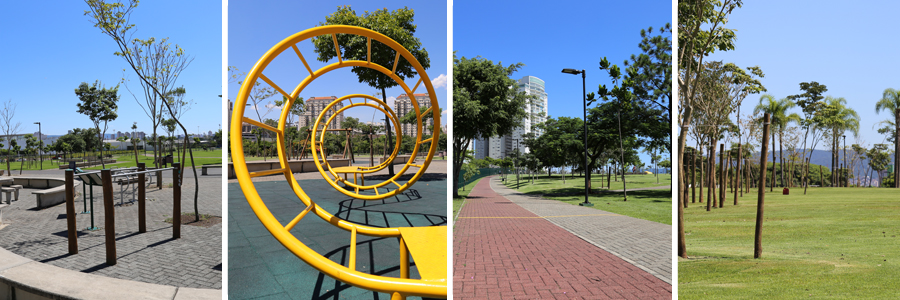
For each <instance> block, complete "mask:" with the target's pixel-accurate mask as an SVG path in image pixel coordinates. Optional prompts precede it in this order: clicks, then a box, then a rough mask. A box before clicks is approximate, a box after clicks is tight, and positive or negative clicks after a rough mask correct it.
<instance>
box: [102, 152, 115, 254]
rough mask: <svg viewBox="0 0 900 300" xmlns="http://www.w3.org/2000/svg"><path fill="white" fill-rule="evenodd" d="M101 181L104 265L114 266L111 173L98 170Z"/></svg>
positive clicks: (113, 212)
mask: <svg viewBox="0 0 900 300" xmlns="http://www.w3.org/2000/svg"><path fill="white" fill-rule="evenodd" d="M100 177H101V179H102V180H103V219H104V220H105V222H104V224H105V225H104V226H105V227H106V228H104V229H106V230H105V231H106V264H107V265H111V266H112V265H115V264H116V210H115V207H114V205H115V204H113V187H112V172H111V171H110V170H109V169H105V170H100Z"/></svg>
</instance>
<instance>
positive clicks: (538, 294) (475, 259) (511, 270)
mask: <svg viewBox="0 0 900 300" xmlns="http://www.w3.org/2000/svg"><path fill="white" fill-rule="evenodd" d="M495 180H496V177H495V176H494V177H488V178H486V179H485V180H482V181H480V182H479V183H478V184H477V185H476V186H475V188H473V190H472V192H471V193H470V194H469V199H467V201H466V204H465V205H464V206H463V208H462V210H461V211H460V212H459V217H458V218H457V220H456V222H455V225H454V226H455V227H454V233H453V234H454V239H453V253H452V255H453V257H454V259H453V295H454V299H492V298H499V297H508V296H512V297H515V298H524V299H538V298H539V299H621V298H626V299H628V298H633V299H638V298H640V299H671V298H672V289H671V283H669V282H666V281H664V280H662V279H660V278H658V277H656V276H654V274H651V273H650V272H648V271H646V270H643V269H641V268H639V267H637V266H635V265H634V264H632V263H631V262H629V261H627V260H625V259H623V258H620V257H618V256H616V255H613V254H612V253H611V252H610V251H607V250H604V249H602V248H601V247H599V246H598V245H596V244H594V243H592V242H588V240H587V239H583V238H580V237H578V236H576V234H574V233H573V232H572V231H570V230H567V228H564V227H562V226H560V225H558V224H555V223H554V222H551V221H552V220H554V219H556V218H549V217H547V216H551V213H552V216H561V215H585V214H604V212H603V211H598V210H594V209H590V208H582V209H588V210H590V211H580V212H576V211H559V210H556V211H552V210H549V209H548V210H547V211H544V210H543V209H544V208H542V207H541V204H540V203H544V204H549V203H551V202H555V203H558V202H557V201H547V200H543V201H542V202H540V203H528V201H526V200H530V201H541V200H538V199H521V198H518V197H517V195H512V194H511V193H510V192H508V191H503V190H502V189H501V188H497V191H495V189H492V188H491V185H492V182H493V181H495ZM495 188H496V186H495ZM513 193H514V192H513ZM517 204H518V205H517ZM563 205H566V206H572V205H568V204H563ZM574 207H576V208H579V207H578V206H574ZM526 208H531V210H533V211H531V210H529V209H526ZM554 208H559V209H563V208H562V207H556V206H555V205H554ZM534 211H537V212H539V213H535V212H534ZM595 218H598V217H596V216H595V217H593V218H580V217H579V218H578V220H581V222H582V223H595V222H596V223H599V222H598V221H596V220H594V219H595ZM617 218H623V216H618V217H617ZM566 219H568V218H566ZM617 220H618V219H617ZM619 221H620V220H619ZM669 230H671V226H670V228H669ZM669 234H670V236H671V231H670V233H669ZM600 241H601V242H607V241H606V240H600ZM600 245H603V243H600ZM666 247H668V248H669V249H671V242H669V245H667V246H666ZM670 251H671V250H670ZM638 287H640V288H638Z"/></svg>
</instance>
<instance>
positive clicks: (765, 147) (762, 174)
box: [753, 114, 769, 258]
mask: <svg viewBox="0 0 900 300" xmlns="http://www.w3.org/2000/svg"><path fill="white" fill-rule="evenodd" d="M763 118H764V119H763V120H764V122H763V138H762V151H761V152H760V153H762V154H763V155H760V156H761V157H760V158H759V159H760V163H759V166H760V169H759V190H758V191H757V196H756V197H757V200H756V234H755V244H754V245H753V258H760V257H761V256H762V225H763V203H764V202H765V199H766V164H768V162H767V161H766V160H768V158H769V156H768V155H766V153H768V151H769V140H768V138H767V137H768V136H769V114H765V116H763Z"/></svg>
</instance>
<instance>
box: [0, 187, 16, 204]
mask: <svg viewBox="0 0 900 300" xmlns="http://www.w3.org/2000/svg"><path fill="white" fill-rule="evenodd" d="M0 191H2V192H3V193H4V194H6V203H8V204H12V202H13V197H12V194H13V193H14V192H15V191H16V189H14V188H11V187H2V188H0ZM16 200H19V199H18V198H16ZM0 201H3V198H0Z"/></svg>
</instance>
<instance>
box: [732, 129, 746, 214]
mask: <svg viewBox="0 0 900 300" xmlns="http://www.w3.org/2000/svg"><path fill="white" fill-rule="evenodd" d="M743 163H744V149H743V148H742V146H741V141H740V140H738V160H737V170H736V171H735V173H734V174H735V176H736V177H737V182H738V184H737V188H738V193H740V194H741V197H744V187H743V186H741V183H743V181H742V180H741V173H742V172H741V170H743V166H742V164H743ZM734 205H737V199H735V200H734Z"/></svg>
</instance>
